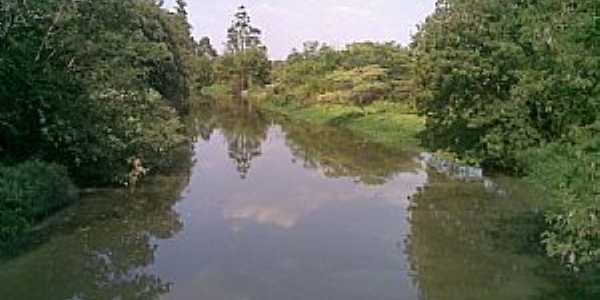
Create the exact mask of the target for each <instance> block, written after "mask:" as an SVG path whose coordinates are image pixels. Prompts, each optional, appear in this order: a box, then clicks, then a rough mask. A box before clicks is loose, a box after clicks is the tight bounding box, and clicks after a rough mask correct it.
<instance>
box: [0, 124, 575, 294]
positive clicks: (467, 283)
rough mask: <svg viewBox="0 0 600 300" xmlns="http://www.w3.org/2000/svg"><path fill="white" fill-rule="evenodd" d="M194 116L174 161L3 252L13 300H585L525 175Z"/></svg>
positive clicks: (331, 134) (1, 286)
mask: <svg viewBox="0 0 600 300" xmlns="http://www.w3.org/2000/svg"><path fill="white" fill-rule="evenodd" d="M207 115H208V114H207ZM195 121H196V122H195V124H196V125H195V126H194V128H195V130H196V132H197V133H196V134H195V135H197V136H198V138H197V141H196V142H195V143H194V145H193V151H191V153H190V154H189V155H187V156H186V155H183V156H185V158H184V159H182V161H183V162H180V163H179V165H178V167H176V168H174V170H172V171H171V172H167V173H165V174H163V175H161V176H155V177H152V178H150V179H148V180H147V182H146V183H145V184H143V185H142V186H140V187H138V188H137V189H136V190H135V191H106V192H98V193H95V194H91V195H87V196H85V197H84V199H82V201H81V202H80V203H78V204H77V205H75V206H73V207H71V208H69V209H67V210H65V211H64V212H62V213H60V214H59V215H58V216H56V217H54V218H53V219H52V220H50V221H49V222H48V223H49V224H48V225H47V226H45V227H44V229H43V230H41V231H42V233H40V234H39V236H38V237H37V238H36V240H35V241H34V243H33V245H32V246H30V247H27V248H24V249H23V250H22V251H20V252H19V253H18V254H16V255H14V256H12V257H10V258H6V259H3V260H2V261H0V299H7V300H20V299H25V300H37V299H40V300H42V299H43V300H53V299H57V300H58V299H61V300H62V299H183V300H186V299H190V300H192V299H194V300H195V299H208V300H219V299H222V300H238V299H239V300H285V299H289V300H294V299H298V300H300V299H312V300H315V299H316V300H318V299H323V300H336V299H340V300H352V299H356V300H359V299H360V300H362V299H382V300H384V299H390V300H391V299H407V300H411V299H426V300H437V299H440V300H446V299H447V300H453V299H457V300H458V299H460V300H465V299H486V300H493V299H580V298H578V296H577V290H576V289H573V288H571V287H570V286H569V285H568V284H567V282H566V281H564V280H563V277H562V276H561V274H562V273H561V271H560V269H558V268H556V267H555V266H554V264H552V263H551V262H549V261H548V260H547V259H545V258H544V256H543V255H541V254H540V253H541V251H540V249H537V247H535V246H534V245H535V243H534V242H533V241H535V240H536V236H537V235H538V234H539V232H538V231H537V230H538V226H537V220H539V218H535V217H532V215H533V216H535V208H533V207H531V205H530V204H527V203H529V202H528V201H526V198H527V196H526V195H527V194H528V193H527V191H526V189H525V188H524V187H523V186H522V185H519V184H515V183H513V182H511V181H509V180H504V179H502V178H498V179H494V184H493V185H490V184H489V181H488V183H483V182H480V181H465V180H461V179H460V178H456V176H448V174H440V173H438V172H435V171H433V170H430V169H428V168H427V166H425V165H424V164H423V163H422V162H421V161H419V159H418V157H419V155H418V153H414V152H411V151H403V150H401V149H388V148H386V147H384V146H382V145H378V144H373V143H370V142H368V141H366V140H364V139H362V138H359V137H357V136H355V135H353V134H351V133H349V132H346V131H344V130H341V129H334V128H328V127H320V126H314V125H306V124H298V123H291V122H287V121H282V120H278V121H276V120H272V119H269V118H266V117H262V116H259V115H257V114H253V113H242V112H237V113H233V112H230V113H216V114H212V115H210V116H209V117H198V119H196V120H195Z"/></svg>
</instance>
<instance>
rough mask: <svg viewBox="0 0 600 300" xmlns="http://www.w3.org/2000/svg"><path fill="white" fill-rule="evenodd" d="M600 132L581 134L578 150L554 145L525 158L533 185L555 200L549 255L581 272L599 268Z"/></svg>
mask: <svg viewBox="0 0 600 300" xmlns="http://www.w3.org/2000/svg"><path fill="white" fill-rule="evenodd" d="M599 125H600V123H599ZM596 127H598V128H600V126H596ZM599 131H600V130H595V129H594V126H590V127H588V128H585V129H581V130H576V132H578V133H575V137H574V138H573V141H575V142H577V143H576V144H562V145H561V144H558V143H554V144H550V145H547V146H544V147H542V148H541V149H537V150H534V151H529V152H528V153H527V155H526V156H525V158H524V160H525V161H526V165H527V166H528V170H527V171H528V173H529V178H530V180H531V181H532V182H534V183H535V184H537V185H538V186H540V187H541V188H542V189H544V190H545V191H546V192H547V195H548V198H549V199H550V208H549V209H548V210H547V212H546V220H547V224H548V230H547V231H546V232H545V233H544V235H543V242H544V245H545V247H546V250H547V252H548V254H549V255H550V256H553V257H556V258H560V259H561V260H562V261H563V262H564V263H565V264H567V265H569V266H570V267H572V268H573V269H576V270H577V269H582V268H584V267H586V266H590V265H593V264H595V263H598V262H600V219H599V218H600V206H599V205H598V204H600V185H598V179H599V178H600V135H599V133H600V132H599ZM584 141H585V142H584Z"/></svg>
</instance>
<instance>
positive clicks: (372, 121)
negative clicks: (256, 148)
mask: <svg viewBox="0 0 600 300" xmlns="http://www.w3.org/2000/svg"><path fill="white" fill-rule="evenodd" d="M259 107H260V108H261V109H262V110H264V111H268V112H274V113H278V114H282V115H285V116H286V117H288V118H289V119H292V120H301V121H306V122H309V123H313V124H320V125H333V126H342V127H345V128H348V129H350V130H352V131H354V132H356V133H357V134H360V135H362V136H364V137H366V138H368V139H369V140H372V141H374V142H378V143H381V144H384V145H386V146H390V147H401V148H405V149H410V150H421V147H420V146H419V139H418V138H417V134H418V133H419V132H420V131H422V130H423V129H424V128H425V121H424V118H422V117H420V116H417V115H416V114H413V113H407V112H406V111H407V110H406V108H405V107H403V106H402V105H399V104H393V103H386V102H376V103H374V104H372V105H370V106H368V107H365V109H364V110H363V109H361V108H359V107H356V106H351V105H343V104H310V105H298V104H295V103H281V102H276V101H263V102H260V104H259Z"/></svg>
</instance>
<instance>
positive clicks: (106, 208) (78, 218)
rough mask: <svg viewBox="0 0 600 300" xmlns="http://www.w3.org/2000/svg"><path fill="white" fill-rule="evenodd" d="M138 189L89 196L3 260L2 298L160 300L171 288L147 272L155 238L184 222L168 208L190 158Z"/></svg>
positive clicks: (172, 231)
mask: <svg viewBox="0 0 600 300" xmlns="http://www.w3.org/2000/svg"><path fill="white" fill-rule="evenodd" d="M178 154H179V155H183V157H179V158H177V159H178V161H177V163H174V165H173V166H174V167H176V168H174V169H171V170H164V172H163V175H161V176H154V177H152V178H150V179H148V180H147V182H145V183H144V184H143V185H141V186H139V187H138V188H136V190H130V191H127V190H120V189H115V190H112V191H111V190H106V191H102V192H96V193H93V194H88V195H86V196H84V197H83V199H82V200H81V201H80V202H79V203H78V204H76V205H74V206H73V207H70V208H68V209H66V210H65V211H63V212H61V213H59V214H58V215H57V216H55V217H53V218H51V219H50V220H49V221H48V222H47V224H45V226H41V227H40V229H39V230H38V231H36V232H34V233H33V237H34V240H33V243H32V244H30V245H27V247H24V248H23V249H20V250H19V251H16V252H14V253H13V255H12V256H10V257H6V258H5V259H4V260H2V261H0V295H1V298H2V299H15V300H20V299H159V298H160V295H161V294H164V293H166V292H168V291H169V290H170V287H171V284H170V283H168V282H164V281H163V280H162V279H161V278H160V277H159V276H158V275H156V274H152V273H149V272H144V268H146V267H148V266H151V265H152V264H153V262H154V254H155V250H156V244H155V242H154V241H155V240H156V239H168V238H170V237H172V236H173V235H175V234H176V233H177V232H180V231H181V230H182V228H183V224H182V223H181V221H180V218H179V215H178V214H177V213H176V212H175V211H174V210H172V206H173V205H174V204H175V202H176V201H177V200H179V198H180V194H181V192H182V191H183V189H184V188H185V187H186V186H187V184H188V182H189V178H190V173H189V170H190V167H191V166H190V165H191V160H190V153H189V151H187V150H186V149H182V151H180V153H178Z"/></svg>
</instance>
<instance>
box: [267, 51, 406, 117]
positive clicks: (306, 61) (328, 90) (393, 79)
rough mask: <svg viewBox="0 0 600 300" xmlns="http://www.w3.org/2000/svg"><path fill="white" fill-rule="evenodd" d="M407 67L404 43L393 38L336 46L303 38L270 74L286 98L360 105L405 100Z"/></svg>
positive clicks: (298, 100) (305, 101)
mask: <svg viewBox="0 0 600 300" xmlns="http://www.w3.org/2000/svg"><path fill="white" fill-rule="evenodd" d="M410 72H411V68H410V58H409V56H408V51H407V49H405V48H403V47H401V46H398V45H396V44H393V43H385V44H377V43H370V42H367V43H355V44H351V45H348V46H347V47H346V49H344V50H341V51H338V50H335V49H333V48H331V47H329V46H327V45H324V44H323V45H322V44H320V43H319V42H306V43H305V44H304V49H303V51H301V52H299V51H297V50H294V51H293V52H292V54H291V55H290V56H289V57H288V60H287V61H286V62H285V63H283V64H282V65H281V66H279V67H278V68H277V70H276V72H275V76H274V77H275V83H276V85H277V86H276V87H277V90H276V92H277V93H278V94H279V97H280V98H282V99H284V100H285V101H296V102H304V103H314V102H320V103H342V104H350V105H357V106H360V107H364V106H365V105H368V104H370V103H372V102H374V101H376V100H388V101H399V102H406V103H410V102H411V99H412V97H411V95H410V92H409V91H410V85H411V84H412V81H411V80H410V78H411V76H410V75H411V74H410Z"/></svg>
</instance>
